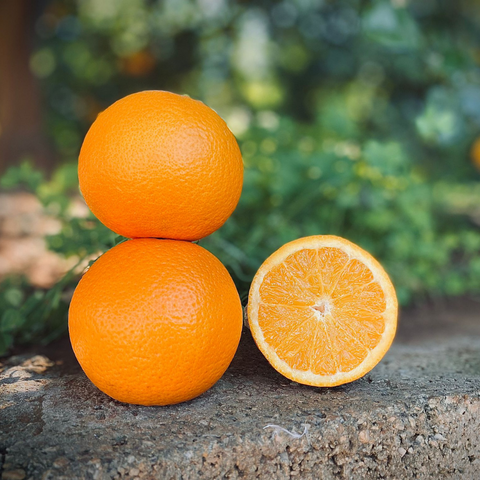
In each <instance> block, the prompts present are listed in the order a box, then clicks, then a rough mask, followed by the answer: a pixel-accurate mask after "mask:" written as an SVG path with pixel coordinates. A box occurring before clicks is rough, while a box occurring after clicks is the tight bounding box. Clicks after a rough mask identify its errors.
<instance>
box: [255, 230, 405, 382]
mask: <svg viewBox="0 0 480 480" xmlns="http://www.w3.org/2000/svg"><path fill="white" fill-rule="evenodd" d="M397 310H398V305H397V298H396V295H395V290H394V288H393V285H392V283H391V281H390V279H389V278H388V275H387V274H386V273H385V270H384V269H383V268H382V267H381V265H380V264H379V263H378V262H377V261H376V260H375V259H374V258H373V257H372V256H371V255H370V254H368V253H367V252H366V251H364V250H362V249H361V248H360V247H358V246H356V245H354V244H353V243H351V242H349V241H347V240H345V239H343V238H339V237H334V236H328V235H326V236H321V235H319V236H312V237H306V238H300V239H298V240H295V241H293V242H290V243H287V244H286V245H284V246H283V247H281V248H280V249H279V250H277V251H276V252H275V253H274V254H273V255H271V256H270V257H269V258H268V259H267V260H266V261H265V262H264V263H263V265H262V266H261V267H260V269H259V270H258V272H257V274H256V275H255V278H254V279H253V282H252V286H251V289H250V294H249V303H248V320H249V324H250V330H251V332H252V334H253V337H254V339H255V342H256V343H257V345H258V347H259V348H260V350H261V351H262V353H263V354H264V355H265V357H266V358H267V359H268V361H269V362H270V363H271V365H272V366H273V367H274V368H275V369H276V370H278V371H279V372H280V373H281V374H283V375H284V376H285V377H287V378H289V379H291V380H294V381H296V382H299V383H303V384H306V385H314V386H319V387H327V386H328V387H330V386H334V385H341V384H344V383H347V382H351V381H353V380H356V379H357V378H360V377H361V376H363V375H365V374H366V373H367V372H369V371H370V370H371V369H372V368H373V367H374V366H375V365H376V364H377V363H378V362H379V361H380V360H381V359H382V357H383V356H384V355H385V353H386V352H387V350H388V349H389V347H390V345H391V343H392V341H393V337H394V336H395V330H396V325H397Z"/></svg>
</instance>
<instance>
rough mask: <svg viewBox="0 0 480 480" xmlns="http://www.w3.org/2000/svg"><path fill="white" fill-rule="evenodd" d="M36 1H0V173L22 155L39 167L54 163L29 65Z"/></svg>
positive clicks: (35, 82) (49, 166)
mask: <svg viewBox="0 0 480 480" xmlns="http://www.w3.org/2000/svg"><path fill="white" fill-rule="evenodd" d="M36 3H37V2H36V1H33V0H0V173H1V172H3V171H4V170H5V168H7V167H8V166H10V165H14V164H17V163H19V162H20V161H21V160H23V159H26V158H30V159H31V160H32V161H33V162H34V163H35V164H36V165H37V166H39V167H41V168H43V169H50V168H51V167H52V165H53V163H54V162H53V161H54V157H53V155H52V151H51V149H50V148H49V144H48V141H47V138H46V136H45V134H44V131H43V128H42V111H41V110H42V109H41V96H40V90H39V86H38V83H37V80H36V78H35V77H34V76H33V74H32V72H31V71H30V67H29V62H30V55H31V51H32V36H33V28H34V22H35V13H36Z"/></svg>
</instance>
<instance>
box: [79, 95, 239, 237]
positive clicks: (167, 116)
mask: <svg viewBox="0 0 480 480" xmlns="http://www.w3.org/2000/svg"><path fill="white" fill-rule="evenodd" d="M78 176H79V182H80V190H81V191H82V194H83V196H84V198H85V201H86V203H87V205H88V206H89V207H90V209H91V211H92V212H93V214H94V215H95V216H96V217H97V218H98V219H99V220H100V221H101V222H102V223H103V224H105V225H106V226H107V227H108V228H110V229H111V230H113V231H114V232H116V233H118V234H119V235H123V236H125V237H129V238H141V237H155V238H171V239H176V240H198V239H200V238H203V237H206V236H207V235H209V234H211V233H212V232H214V231H215V230H217V229H219V228H220V227H221V226H222V225H223V224H224V223H225V221H226V220H227V219H228V217H229V216H230V215H231V214H232V212H233V211H234V209H235V207H236V206H237V203H238V200H239V198H240V194H241V191H242V184H243V163H242V156H241V153H240V149H239V147H238V144H237V141H236V139H235V137H234V135H233V134H232V132H231V131H230V130H229V129H228V127H227V124H226V123H225V122H224V121H223V120H222V118H221V117H220V116H219V115H218V114H217V113H215V111H213V110H212V109H211V108H209V107H207V106H206V105H205V104H203V103H202V102H199V101H197V100H193V99H191V98H189V97H186V96H182V95H177V94H174V93H170V92H164V91H145V92H139V93H135V94H133V95H128V96H127V97H124V98H122V99H121V100H119V101H117V102H115V103H114V104H113V105H111V106H110V107H109V108H107V109H106V110H105V111H104V112H102V113H101V114H100V115H99V116H98V118H97V119H96V120H95V122H94V123H93V125H92V126H91V127H90V130H89V131H88V133H87V135H86V136H85V140H84V142H83V145H82V148H81V151H80V156H79V164H78Z"/></svg>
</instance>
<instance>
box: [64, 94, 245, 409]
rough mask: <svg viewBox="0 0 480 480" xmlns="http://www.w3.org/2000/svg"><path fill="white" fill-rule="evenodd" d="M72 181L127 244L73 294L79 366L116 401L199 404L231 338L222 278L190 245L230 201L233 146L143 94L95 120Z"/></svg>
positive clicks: (237, 173)
mask: <svg viewBox="0 0 480 480" xmlns="http://www.w3.org/2000/svg"><path fill="white" fill-rule="evenodd" d="M78 174H79V181H80V189H81V192H82V194H83V196H84V199H85V201H86V203H87V205H88V206H89V207H90V209H91V211H92V212H93V213H94V215H96V216H97V218H98V219H99V220H100V221H101V222H103V223H104V224H105V225H106V226H107V227H109V228H110V229H112V230H113V231H114V232H116V233H118V234H120V235H123V236H125V237H128V238H131V240H128V241H126V242H124V243H121V244H119V245H117V246H116V247H114V248H112V249H111V250H110V251H108V252H107V253H105V254H104V255H102V256H101V257H100V258H99V259H98V260H97V261H96V262H95V263H94V264H93V266H92V267H91V268H90V269H89V270H88V271H87V272H86V274H85V275H84V276H83V277H82V279H81V280H80V283H79V284H78V286H77V288H76V290H75V293H74V295H73V298H72V302H71V305H70V310H69V333H70V339H71V342H72V346H73V350H74V352H75V355H76V357H77V359H78V361H79V363H80V365H81V366H82V368H83V370H84V372H85V373H86V375H87V376H88V377H89V378H90V380H91V381H92V382H93V383H94V384H95V385H96V386H97V387H98V388H99V389H100V390H102V391H103V392H104V393H106V394H108V395H110V396H111V397H113V398H115V399H117V400H120V401H122V402H128V403H136V404H142V405H166V404H173V403H178V402H182V401H186V400H190V399H192V398H194V397H196V396H198V395H200V394H201V393H203V392H205V391H206V390H207V389H208V388H210V387H211V386H212V385H214V384H215V382H216V381H217V380H218V379H219V378H220V377H221V376H222V375H223V373H224V372H225V370H226V369H227V367H228V365H229V364H230V362H231V360H232V358H233V356H234V354H235V351H236V349H237V346H238V343H239V340H240V334H241V329H242V306H241V302H240V298H239V296H238V293H237V290H236V288H235V285H234V283H233V280H232V278H231V277H230V275H229V273H228V272H227V270H226V268H225V267H224V266H223V265H222V264H221V263H220V261H219V260H218V259H217V258H216V257H214V256H213V255H212V254H211V253H209V252H208V251H207V250H205V249H203V248H202V247H200V246H199V245H196V244H194V243H192V241H194V240H199V239H201V238H203V237H205V236H207V235H209V234H211V233H212V232H214V231H215V230H217V229H218V228H220V227H221V226H222V225H223V224H224V223H225V221H226V220H227V219H228V217H229V216H230V215H231V213H232V212H233V210H234V209H235V207H236V205H237V203H238V200H239V198H240V194H241V190H242V183H243V163H242V157H241V153H240V149H239V148H238V144H237V142H236V140H235V137H234V136H233V134H232V133H231V132H230V130H229V129H228V127H227V125H226V124H225V122H224V121H223V120H222V119H221V118H220V117H219V116H218V115H217V114H216V113H215V112H214V111H213V110H212V109H210V108H209V107H207V106H206V105H204V104H203V103H201V102H199V101H196V100H193V99H191V98H189V97H185V96H181V95H176V94H173V93H169V92H163V91H145V92H141V93H137V94H133V95H129V96H127V97H125V98H123V99H121V100H119V101H118V102H116V103H114V104H113V105H112V106H110V107H109V108H107V109H106V110H105V111H104V112H103V113H101V114H100V115H99V117H98V118H97V120H96V121H95V122H94V123H93V125H92V126H91V128H90V130H89V131H88V133H87V135H86V137H85V140H84V142H83V145H82V149H81V151H80V157H79V165H78Z"/></svg>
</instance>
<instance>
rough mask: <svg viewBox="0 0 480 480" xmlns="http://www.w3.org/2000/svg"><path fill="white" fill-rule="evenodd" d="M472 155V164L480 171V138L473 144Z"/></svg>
mask: <svg viewBox="0 0 480 480" xmlns="http://www.w3.org/2000/svg"><path fill="white" fill-rule="evenodd" d="M470 155H471V157H472V162H473V164H474V165H475V167H477V169H478V170H480V138H477V139H476V140H475V142H473V145H472V148H471V151H470Z"/></svg>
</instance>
